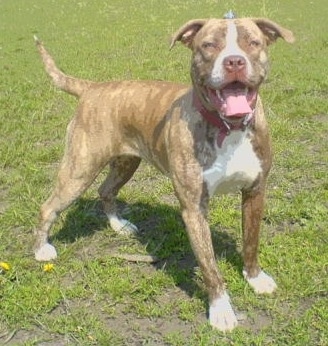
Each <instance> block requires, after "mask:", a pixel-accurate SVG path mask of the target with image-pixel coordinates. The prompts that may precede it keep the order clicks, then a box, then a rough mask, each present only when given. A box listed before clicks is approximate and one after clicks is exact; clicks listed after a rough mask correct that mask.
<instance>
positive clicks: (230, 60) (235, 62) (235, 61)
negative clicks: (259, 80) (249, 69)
mask: <svg viewBox="0 0 328 346" xmlns="http://www.w3.org/2000/svg"><path fill="white" fill-rule="evenodd" d="M223 66H224V68H225V69H226V70H227V71H228V72H237V71H240V70H243V69H244V68H245V67H246V59H245V58H244V57H242V56H240V55H229V56H227V57H226V58H224V60H223Z"/></svg>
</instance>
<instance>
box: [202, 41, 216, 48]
mask: <svg viewBox="0 0 328 346" xmlns="http://www.w3.org/2000/svg"><path fill="white" fill-rule="evenodd" d="M202 48H204V49H209V48H217V45H216V44H215V43H214V42H203V43H202Z"/></svg>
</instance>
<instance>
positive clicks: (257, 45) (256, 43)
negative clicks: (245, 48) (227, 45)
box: [250, 40, 261, 47]
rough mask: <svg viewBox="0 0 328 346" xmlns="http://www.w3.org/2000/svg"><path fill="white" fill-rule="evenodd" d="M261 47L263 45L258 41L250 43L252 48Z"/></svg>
mask: <svg viewBox="0 0 328 346" xmlns="http://www.w3.org/2000/svg"><path fill="white" fill-rule="evenodd" d="M260 45H261V42H260V41H258V40H252V41H251V42H250V46H252V47H259V46H260Z"/></svg>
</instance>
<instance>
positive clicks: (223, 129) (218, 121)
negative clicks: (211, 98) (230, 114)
mask: <svg viewBox="0 0 328 346" xmlns="http://www.w3.org/2000/svg"><path fill="white" fill-rule="evenodd" d="M192 97H193V106H194V107H195V108H196V109H197V111H198V112H199V113H200V114H201V116H202V117H203V118H204V119H205V120H206V121H207V122H209V123H210V124H211V125H213V126H215V127H217V128H218V129H219V132H218V136H217V145H218V147H219V148H221V147H222V144H223V141H224V140H225V138H226V137H227V136H229V134H230V133H231V131H245V129H246V128H247V127H248V126H250V125H252V124H253V123H254V113H255V110H253V112H252V113H250V114H248V116H246V117H245V118H244V119H242V120H241V121H240V122H238V123H236V124H233V123H230V122H228V121H227V120H224V119H222V117H221V115H220V114H219V112H217V111H216V110H208V109H207V108H206V107H205V106H204V104H203V102H202V99H201V97H199V95H198V93H197V92H196V90H193V96H192Z"/></svg>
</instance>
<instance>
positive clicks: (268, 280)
mask: <svg viewBox="0 0 328 346" xmlns="http://www.w3.org/2000/svg"><path fill="white" fill-rule="evenodd" d="M243 275H244V278H245V279H246V281H247V282H248V283H249V284H250V286H251V287H252V288H253V289H254V291H255V292H256V293H259V294H265V293H266V294H270V293H272V292H273V291H274V290H275V289H276V288H277V284H276V283H275V281H274V280H273V279H272V277H271V276H269V275H268V274H266V273H265V272H264V271H263V270H261V271H260V273H259V275H258V276H257V277H255V278H250V277H248V274H247V272H246V271H245V270H243Z"/></svg>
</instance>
